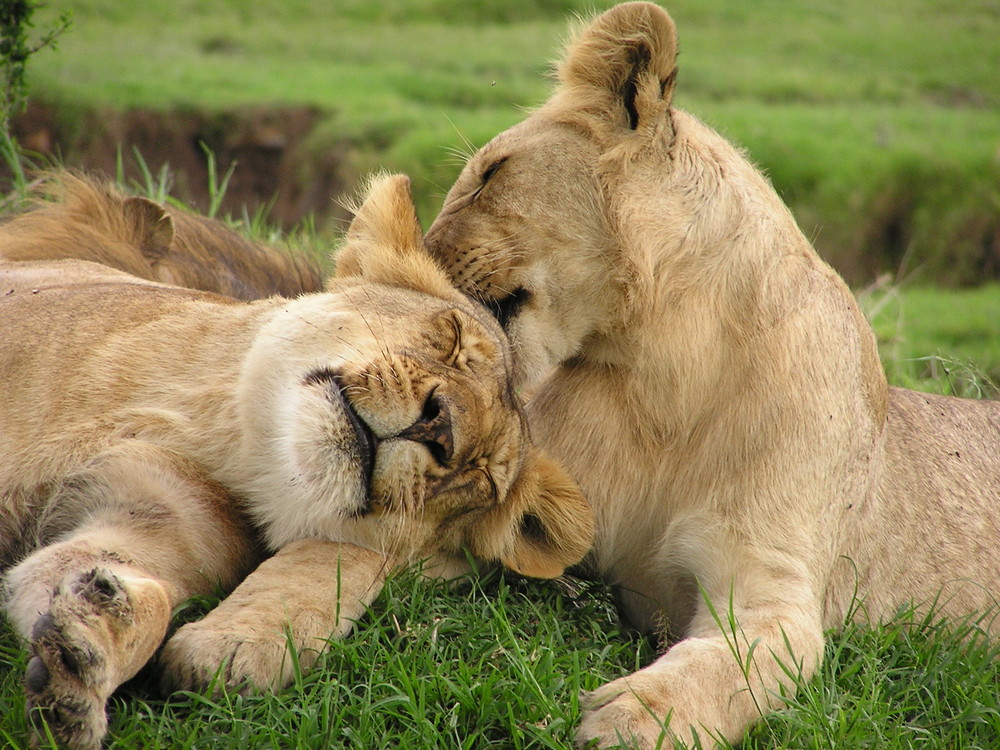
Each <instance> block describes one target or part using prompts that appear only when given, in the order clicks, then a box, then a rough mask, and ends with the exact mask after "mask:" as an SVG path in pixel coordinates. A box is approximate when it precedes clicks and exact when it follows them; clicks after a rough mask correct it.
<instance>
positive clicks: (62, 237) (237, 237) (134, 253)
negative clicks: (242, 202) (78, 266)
mask: <svg viewBox="0 0 1000 750" xmlns="http://www.w3.org/2000/svg"><path fill="white" fill-rule="evenodd" d="M40 192H41V193H42V194H43V195H42V196H39V200H37V201H36V202H35V203H34V205H33V206H32V207H31V210H30V211H28V212H26V213H24V214H22V215H21V216H19V217H15V218H13V219H11V220H10V221H8V222H6V223H5V224H4V225H3V226H2V227H0V258H3V259H4V260H66V259H70V258H72V259H75V260H89V261H93V262H95V263H101V264H103V265H106V266H110V267H111V268H116V269H118V270H119V271H125V272H127V273H130V274H133V275H134V276H138V277H139V278H142V279H148V280H149V281H162V282H163V283H166V284H174V285H176V286H183V287H187V288H188V289H200V290H201V291H204V292H215V293H216V294H224V295H226V296H227V297H235V298H237V299H242V300H251V299H259V298H261V297H269V296H271V295H272V294H280V295H282V296H285V297H294V296H295V295H298V294H303V293H306V292H318V291H321V290H322V289H323V280H322V274H321V272H320V269H319V266H318V264H317V263H316V262H315V261H314V259H312V258H311V257H310V256H309V255H307V254H305V253H297V254H290V253H283V252H280V251H278V250H277V249H275V248H273V247H270V246H268V245H263V244H260V243H258V242H253V241H251V240H249V239H247V238H246V237H244V236H243V235H241V234H238V233H237V232H234V231H232V230H230V229H229V228H228V227H227V226H225V225H224V224H223V223H222V222H221V221H218V220H215V219H209V218H208V217H205V216H199V215H197V214H193V213H190V212H188V211H183V210H180V209H178V208H174V207H172V206H168V205H161V204H159V203H156V202H155V201H152V200H149V199H148V198H143V197H141V196H134V195H126V194H124V193H123V192H122V191H121V190H120V189H118V188H116V187H115V186H114V185H112V184H110V183H107V182H102V181H99V180H97V179H96V178H94V177H92V176H88V175H77V174H73V173H72V172H68V171H60V172H53V173H51V174H48V175H45V178H44V179H43V180H42V184H41V188H40Z"/></svg>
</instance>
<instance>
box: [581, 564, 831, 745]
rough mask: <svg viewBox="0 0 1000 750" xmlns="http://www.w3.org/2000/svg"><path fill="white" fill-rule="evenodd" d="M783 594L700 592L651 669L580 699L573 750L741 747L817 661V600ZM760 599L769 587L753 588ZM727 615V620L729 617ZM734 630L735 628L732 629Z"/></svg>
mask: <svg viewBox="0 0 1000 750" xmlns="http://www.w3.org/2000/svg"><path fill="white" fill-rule="evenodd" d="M784 584H785V585H784V586H782V587H779V588H773V587H772V588H771V589H770V590H771V591H782V592H783V593H784V595H785V596H786V597H787V598H786V599H784V600H781V601H779V600H773V599H772V600H763V601H756V602H754V601H747V600H743V601H740V600H739V598H738V594H733V593H731V592H723V591H719V592H715V593H716V596H714V597H712V596H711V592H706V593H707V594H708V595H709V596H710V597H711V598H710V599H709V601H711V602H712V609H714V610H715V614H713V613H712V609H710V608H709V607H708V606H707V605H706V603H705V601H702V602H701V603H700V605H699V607H698V609H697V611H696V615H695V619H694V621H693V622H692V624H691V626H690V628H689V630H688V637H686V638H685V639H684V640H682V641H680V642H678V643H677V644H676V645H674V646H673V647H672V648H671V649H670V650H669V651H667V653H666V654H664V655H663V656H661V657H660V658H659V659H658V660H657V661H655V662H654V663H653V664H651V665H650V666H648V667H646V668H645V669H642V670H640V671H638V672H636V673H634V674H632V675H629V676H627V677H622V678H619V679H617V680H613V681H612V682H609V683H607V684H606V685H603V686H601V687H600V688H598V689H597V690H595V691H594V692H592V693H590V694H589V695H586V696H584V697H583V699H582V704H583V708H584V717H583V720H582V722H581V724H580V728H579V731H578V733H577V742H578V744H579V745H580V747H589V746H590V743H592V742H593V741H594V740H597V746H598V747H602V748H603V747H610V746H617V745H618V744H620V743H622V742H625V743H631V744H629V746H630V747H637V748H641V750H651V749H652V748H658V747H662V748H669V747H673V746H674V744H675V743H676V742H678V741H680V742H684V743H685V744H687V745H691V744H692V743H693V742H694V741H695V737H696V736H697V737H698V739H700V740H701V742H702V745H703V746H704V747H706V748H708V747H712V746H713V745H714V743H715V742H718V741H720V740H726V741H727V742H730V743H736V742H739V740H740V739H741V738H742V737H743V735H744V733H745V732H746V729H747V727H748V726H749V725H750V724H752V723H753V722H754V721H756V720H757V719H759V718H760V716H761V715H762V714H764V713H765V712H767V711H768V710H773V709H775V708H777V707H779V706H780V705H781V702H780V699H779V696H780V695H790V694H794V692H795V687H794V684H793V680H792V679H791V678H790V677H789V676H788V675H789V674H791V675H794V676H795V677H796V679H798V678H801V679H808V678H809V677H810V676H811V675H812V674H813V673H814V672H815V670H816V668H817V667H818V665H819V663H820V660H821V659H822V655H823V630H822V625H821V622H820V608H819V602H818V601H816V600H815V599H814V597H813V596H812V595H811V592H810V589H809V588H808V587H807V586H805V585H802V586H800V587H795V586H794V585H791V586H790V585H788V581H785V582H784ZM754 588H757V589H758V590H762V591H766V590H768V588H767V587H757V586H755V587H754ZM730 614H732V615H733V616H734V619H733V620H731V619H730ZM734 624H735V626H734Z"/></svg>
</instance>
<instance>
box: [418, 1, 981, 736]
mask: <svg viewBox="0 0 1000 750" xmlns="http://www.w3.org/2000/svg"><path fill="white" fill-rule="evenodd" d="M676 50H677V40H676V34H675V29H674V24H673V22H672V20H671V19H670V17H669V16H668V15H667V13H666V12H665V11H663V10H662V9H660V8H659V7H657V6H655V5H652V4H649V3H627V4H624V5H620V6H617V7H615V8H613V9H612V10H610V11H608V12H606V13H604V14H602V15H600V16H598V17H596V18H595V19H593V20H592V21H591V22H590V23H589V24H586V25H584V26H583V27H582V28H581V30H580V31H579V32H578V34H577V35H576V36H575V37H574V38H573V40H572V41H571V42H570V44H569V46H568V47H567V50H566V53H565V57H564V60H563V61H562V63H561V64H560V66H559V70H558V72H559V80H558V84H557V86H556V89H555V91H554V93H553V94H552V96H551V98H550V99H549V101H548V102H546V103H545V104H543V105H542V106H541V107H540V108H539V109H538V110H537V111H535V112H534V113H532V114H531V115H530V116H528V117H527V118H526V119H525V120H524V121H523V122H521V123H520V124H518V125H515V126H514V127H512V128H511V129H509V130H508V131H506V132H504V133H501V134H500V135H498V136H497V137H496V138H495V139H494V140H493V141H491V142H490V143H489V144H487V145H486V146H484V147H483V148H482V149H481V150H480V151H479V152H478V153H477V154H475V155H474V156H473V157H471V159H470V160H469V162H468V164H467V165H466V167H465V169H464V170H463V172H462V174H461V175H460V176H459V178H458V180H457V181H456V183H455V185H454V186H453V188H452V189H451V191H450V192H449V194H448V197H447V198H446V200H445V203H444V206H443V208H442V211H441V214H440V215H439V216H438V218H437V219H436V221H435V222H434V224H433V225H432V227H431V229H430V230H429V231H428V234H427V238H426V242H427V245H428V247H429V248H430V249H431V250H432V252H433V253H434V254H435V256H436V257H437V258H438V259H439V260H440V262H441V263H442V265H443V266H444V268H445V269H446V270H447V271H448V273H449V274H451V276H452V278H453V279H455V281H456V282H457V283H458V284H459V286H460V287H461V288H463V289H465V290H466V291H467V292H469V293H471V294H473V295H474V296H477V297H478V298H480V299H482V300H483V301H484V302H485V303H486V304H487V305H489V306H490V307H491V308H493V309H494V311H495V312H496V314H497V316H498V319H499V320H500V321H501V322H502V323H503V324H504V327H505V329H506V330H507V332H508V334H509V335H510V336H511V339H512V343H513V346H514V352H515V360H516V363H515V370H516V372H517V373H518V375H519V377H520V379H521V381H522V382H523V383H525V384H527V383H531V382H534V383H535V385H534V386H533V387H534V389H535V390H534V396H533V397H532V401H531V404H530V408H529V417H530V421H531V426H532V431H533V435H534V436H535V438H536V439H537V440H539V441H540V444H542V445H544V446H545V447H546V448H548V449H549V450H550V451H552V452H553V454H554V455H555V456H556V457H558V458H559V459H560V460H561V461H563V462H564V464H565V465H566V466H567V467H568V468H569V470H570V473H571V474H572V475H573V477H574V478H575V479H576V480H577V481H578V482H579V483H580V485H581V487H582V488H583V490H584V492H585V494H586V495H587V497H588V499H589V501H590V502H591V504H592V505H593V507H594V512H595V514H596V516H597V525H598V531H597V539H596V543H595V546H594V550H593V552H592V555H591V564H592V568H593V570H594V571H595V572H596V573H598V574H599V575H601V576H602V577H604V578H606V579H607V580H609V581H611V582H613V583H614V584H617V585H619V586H620V589H621V594H622V601H623V603H624V606H625V609H626V611H627V612H628V614H629V615H630V616H631V618H632V619H633V620H634V621H635V622H637V623H639V624H641V625H643V626H645V627H648V628H652V629H665V630H666V632H667V633H668V635H669V636H670V637H671V639H673V640H674V641H675V644H674V645H673V646H672V647H671V648H669V649H668V650H667V651H666V653H664V654H663V655H662V656H661V657H660V658H659V659H658V660H656V661H655V662H654V663H653V664H651V665H650V666H648V667H646V668H645V669H643V670H641V671H639V672H637V673H635V674H633V675H630V676H628V677H624V678H622V679H619V680H615V681H613V682H611V683H609V684H608V685H605V686H604V687H602V688H600V689H598V690H597V691H595V692H594V693H593V694H591V695H590V696H589V697H588V698H587V700H586V701H585V704H584V707H585V712H584V718H583V721H582V724H581V727H580V730H579V735H578V738H579V741H580V743H581V745H583V744H586V743H587V742H589V741H590V740H592V739H596V740H597V741H598V744H599V745H600V746H609V745H616V744H617V741H618V737H619V736H621V737H626V738H628V737H632V738H633V739H634V740H635V741H636V742H637V743H638V745H639V746H640V747H643V748H651V747H654V746H656V743H657V741H658V740H659V738H660V736H661V734H662V723H663V722H664V721H665V720H666V719H667V717H668V715H670V716H671V717H672V718H671V721H670V730H669V731H670V734H669V736H670V737H673V738H676V739H680V740H686V741H691V740H692V739H693V736H694V734H695V733H696V732H697V733H698V734H700V736H701V738H702V740H703V741H709V742H710V741H711V738H724V739H726V740H728V741H729V742H737V741H739V739H740V738H741V737H742V736H743V733H744V731H745V730H746V728H747V726H748V725H749V724H750V723H751V722H752V721H754V720H755V719H756V718H757V717H758V716H759V715H760V711H762V710H763V711H766V710H769V709H770V708H774V707H776V706H779V705H780V699H779V698H778V697H777V696H778V694H779V692H780V691H781V690H783V689H784V690H791V689H793V684H792V680H790V679H789V677H788V675H787V674H786V672H785V671H784V670H785V669H790V670H791V672H792V673H793V674H801V676H802V677H803V678H808V677H809V676H810V675H811V674H812V673H813V672H814V671H815V669H816V667H817V665H818V663H819V661H820V659H821V658H822V653H823V632H824V629H826V628H835V627H838V626H839V625H841V624H842V623H843V621H844V618H845V617H847V616H849V615H850V614H852V613H853V614H855V615H857V616H863V617H869V618H872V619H873V620H877V619H879V618H882V617H885V616H891V615H892V614H893V613H894V612H895V611H896V610H897V607H899V606H901V605H904V604H906V603H908V602H913V603H915V604H916V605H917V607H918V608H919V609H920V610H926V609H928V608H930V607H932V606H933V607H934V608H935V609H936V611H937V612H938V613H939V614H941V615H944V616H954V617H964V616H967V615H969V614H970V613H974V612H979V613H986V614H985V619H984V620H983V621H982V624H983V627H985V628H988V629H991V630H992V629H993V623H994V621H993V619H992V610H993V608H994V607H995V605H996V596H997V594H998V593H1000V558H998V556H997V555H996V552H995V551H996V549H997V548H998V547H1000V404H997V403H994V402H974V401H963V400H959V399H954V398H946V397H942V396H933V395H925V394H921V393H916V392H911V391H906V390H901V389H898V388H890V387H888V386H887V384H886V379H885V375H884V373H883V370H882V368H881V365H880V362H879V359H878V356H877V349H876V344H875V339H874V335H873V333H872V330H871V328H870V326H869V325H868V323H867V322H866V320H865V318H864V316H863V314H862V313H861V312H860V310H859V308H858V306H857V304H856V302H855V300H854V298H853V296H852V294H851V292H850V290H849V289H848V288H847V287H846V285H845V284H844V283H843V282H842V280H841V279H840V278H839V277H838V276H837V274H836V273H835V272H834V271H833V270H832V269H831V268H830V267H828V266H827V265H826V264H825V263H824V262H823V261H822V260H821V259H820V258H819V257H818V256H817V254H816V253H815V251H814V250H813V248H812V247H811V245H810V243H809V242H808V241H807V240H806V238H805V237H804V236H803V234H802V232H801V231H800V230H799V228H798V227H797V226H796V223H795V221H794V219H793V217H792V215H791V213H790V212H789V211H788V209H787V208H786V207H785V206H784V205H783V204H782V202H781V200H780V199H779V198H778V196H777V194H776V193H775V191H774V190H773V188H772V187H771V185H770V184H769V183H768V182H767V180H766V179H765V178H764V177H763V176H761V174H760V173H759V172H758V171H757V170H756V169H755V168H754V167H753V165H752V164H751V163H750V162H749V161H748V160H747V158H746V157H745V156H744V155H743V154H742V153H741V152H740V151H739V150H738V149H736V148H734V147H733V146H732V145H731V144H729V143H728V142H727V141H726V140H725V139H724V138H722V137H720V136H719V135H717V134H716V133H714V132H713V131H712V130H711V129H710V128H708V127H706V126H705V125H704V124H702V123H701V122H699V121H698V120H697V119H696V118H694V117H692V116H690V115H688V114H685V113H684V112H682V111H680V110H678V109H676V108H674V107H673V106H672V100H671V98H672V95H673V91H674V88H675V85H677V81H678V80H680V81H683V76H682V75H681V76H680V78H678V74H677V68H676ZM855 595H856V596H857V601H855ZM709 604H710V605H711V606H709ZM713 608H714V611H715V612H716V613H718V614H720V615H721V616H722V620H721V625H722V626H723V630H722V631H720V623H719V622H717V621H716V619H715V617H714V616H713V614H712V610H713ZM729 612H732V614H733V616H734V618H735V621H736V622H737V623H738V625H737V631H736V632H735V633H734V632H730V631H729V630H728V626H727V625H726V623H727V613H729ZM733 646H735V647H736V649H737V650H738V652H739V653H740V654H742V655H743V657H745V656H746V655H747V654H749V653H750V652H751V651H752V653H753V663H752V665H751V666H750V667H749V668H748V669H746V670H744V669H743V667H742V666H741V664H740V663H739V659H738V658H735V657H734V654H733V650H732V647H733Z"/></svg>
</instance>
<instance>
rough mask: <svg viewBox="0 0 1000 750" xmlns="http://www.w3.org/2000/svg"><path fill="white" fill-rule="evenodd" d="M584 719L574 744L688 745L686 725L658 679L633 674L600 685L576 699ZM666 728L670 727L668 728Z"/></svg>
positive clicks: (641, 749)
mask: <svg viewBox="0 0 1000 750" xmlns="http://www.w3.org/2000/svg"><path fill="white" fill-rule="evenodd" d="M580 703H581V706H582V707H583V709H584V717H583V720H582V721H581V722H580V727H579V729H578V730H577V735H576V740H577V745H578V746H579V747H581V748H585V747H586V748H589V747H599V748H605V747H618V746H619V745H624V746H625V747H629V748H637V750H653V749H654V748H664V749H666V748H672V747H674V745H675V743H676V742H678V741H683V742H686V743H690V742H692V741H693V736H692V734H691V732H690V731H689V730H687V731H675V730H680V728H682V727H683V728H685V730H686V728H687V727H688V722H687V721H686V720H685V717H684V716H683V715H682V714H681V712H680V711H679V707H678V706H677V705H674V704H673V703H674V702H673V701H672V700H671V692H670V690H669V689H668V688H667V686H666V685H665V684H664V683H663V681H662V680H659V679H656V678H655V677H654V676H653V675H649V674H644V673H642V672H637V673H636V674H633V675H629V676H628V677H622V678H620V679H617V680H614V681H612V682H609V683H607V684H606V685H602V686H601V687H599V688H598V689H597V690H595V691H594V692H592V693H588V694H584V695H582V696H581V698H580ZM668 725H669V727H670V728H668Z"/></svg>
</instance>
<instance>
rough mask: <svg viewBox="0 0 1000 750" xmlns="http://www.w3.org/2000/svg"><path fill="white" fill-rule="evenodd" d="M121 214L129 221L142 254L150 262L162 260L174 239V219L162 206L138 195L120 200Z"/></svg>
mask: <svg viewBox="0 0 1000 750" xmlns="http://www.w3.org/2000/svg"><path fill="white" fill-rule="evenodd" d="M122 215H123V216H124V218H125V221H126V222H128V223H129V225H130V227H129V228H130V229H131V230H132V236H133V237H134V238H135V241H136V244H137V245H138V246H139V250H140V251H141V252H142V256H143V257H144V258H145V259H146V260H147V261H148V262H149V263H150V265H152V264H154V263H156V262H157V261H158V260H162V259H163V258H164V257H165V256H166V255H167V253H168V252H170V245H171V244H172V243H173V241H174V220H173V219H172V218H171V216H170V214H169V213H168V212H167V209H165V208H164V207H163V206H161V205H160V204H159V203H156V202H155V201H151V200H149V199H148V198H142V197H139V196H134V197H129V198H126V199H125V200H124V201H123V202H122Z"/></svg>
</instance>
